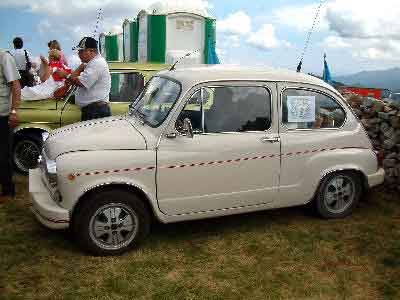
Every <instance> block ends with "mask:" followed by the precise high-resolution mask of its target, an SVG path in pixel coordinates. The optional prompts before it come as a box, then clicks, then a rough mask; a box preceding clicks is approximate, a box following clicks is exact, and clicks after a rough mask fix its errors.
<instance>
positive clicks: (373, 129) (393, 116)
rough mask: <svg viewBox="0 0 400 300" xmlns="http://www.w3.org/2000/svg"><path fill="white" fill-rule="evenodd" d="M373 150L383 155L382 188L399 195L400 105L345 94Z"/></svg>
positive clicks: (386, 100)
mask: <svg viewBox="0 0 400 300" xmlns="http://www.w3.org/2000/svg"><path fill="white" fill-rule="evenodd" d="M343 96H344V97H345V99H346V100H347V101H348V102H349V103H350V105H351V107H352V108H353V110H354V112H355V113H356V114H357V116H358V118H359V119H360V120H361V123H362V124H363V125H364V127H365V129H366V131H367V133H368V135H369V137H370V139H371V141H372V144H373V146H374V148H375V149H376V150H379V151H380V153H381V154H382V155H383V157H384V160H383V167H384V169H385V172H386V176H385V186H386V187H388V188H390V189H393V190H398V191H400V102H394V101H391V100H389V99H383V100H382V101H381V100H377V99H374V98H371V97H362V96H359V95H355V94H351V93H344V94H343Z"/></svg>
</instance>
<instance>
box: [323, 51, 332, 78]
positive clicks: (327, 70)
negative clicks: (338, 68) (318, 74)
mask: <svg viewBox="0 0 400 300" xmlns="http://www.w3.org/2000/svg"><path fill="white" fill-rule="evenodd" d="M322 79H323V80H324V81H325V82H327V83H329V84H331V83H332V77H331V71H329V67H328V63H327V62H326V54H324V72H323V74H322Z"/></svg>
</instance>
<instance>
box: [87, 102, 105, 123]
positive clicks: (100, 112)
mask: <svg viewBox="0 0 400 300" xmlns="http://www.w3.org/2000/svg"><path fill="white" fill-rule="evenodd" d="M109 116H111V110H110V105H109V104H107V103H105V102H94V103H91V104H89V105H86V106H84V107H82V118H81V119H82V121H87V120H92V119H98V118H105V117H109Z"/></svg>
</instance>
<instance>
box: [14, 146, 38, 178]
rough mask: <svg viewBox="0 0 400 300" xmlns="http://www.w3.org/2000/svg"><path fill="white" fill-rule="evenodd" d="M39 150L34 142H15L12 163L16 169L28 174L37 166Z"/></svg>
mask: <svg viewBox="0 0 400 300" xmlns="http://www.w3.org/2000/svg"><path fill="white" fill-rule="evenodd" d="M39 155H40V148H39V146H38V145H36V143H35V142H32V141H30V140H22V141H19V142H17V144H16V145H15V148H14V162H15V164H16V166H17V167H18V169H20V170H21V171H23V172H28V171H29V169H34V168H36V167H37V165H38V158H39Z"/></svg>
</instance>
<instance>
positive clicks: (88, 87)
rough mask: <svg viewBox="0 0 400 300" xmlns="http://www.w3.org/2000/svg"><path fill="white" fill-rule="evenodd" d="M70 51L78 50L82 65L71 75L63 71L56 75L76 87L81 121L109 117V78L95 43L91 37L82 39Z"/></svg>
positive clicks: (103, 60) (106, 67) (105, 65)
mask: <svg viewBox="0 0 400 300" xmlns="http://www.w3.org/2000/svg"><path fill="white" fill-rule="evenodd" d="M72 49H73V50H78V55H79V58H80V59H81V61H82V64H81V65H80V66H79V68H78V69H76V70H75V71H74V72H73V73H72V74H67V73H65V72H63V71H58V72H57V73H58V74H59V75H60V76H61V77H63V78H67V81H68V82H70V83H72V84H74V85H77V86H78V89H77V91H76V93H75V103H76V104H77V105H79V106H80V107H81V110H82V121H86V120H91V119H97V118H104V117H109V116H111V111H110V106H109V102H110V101H109V97H110V89H111V76H110V71H109V69H108V65H107V62H106V60H105V59H104V58H103V57H102V56H101V55H100V54H99V52H98V50H97V41H96V40H95V39H94V38H91V37H84V38H83V39H82V40H81V41H80V42H79V44H78V46H76V47H74V48H72Z"/></svg>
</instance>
